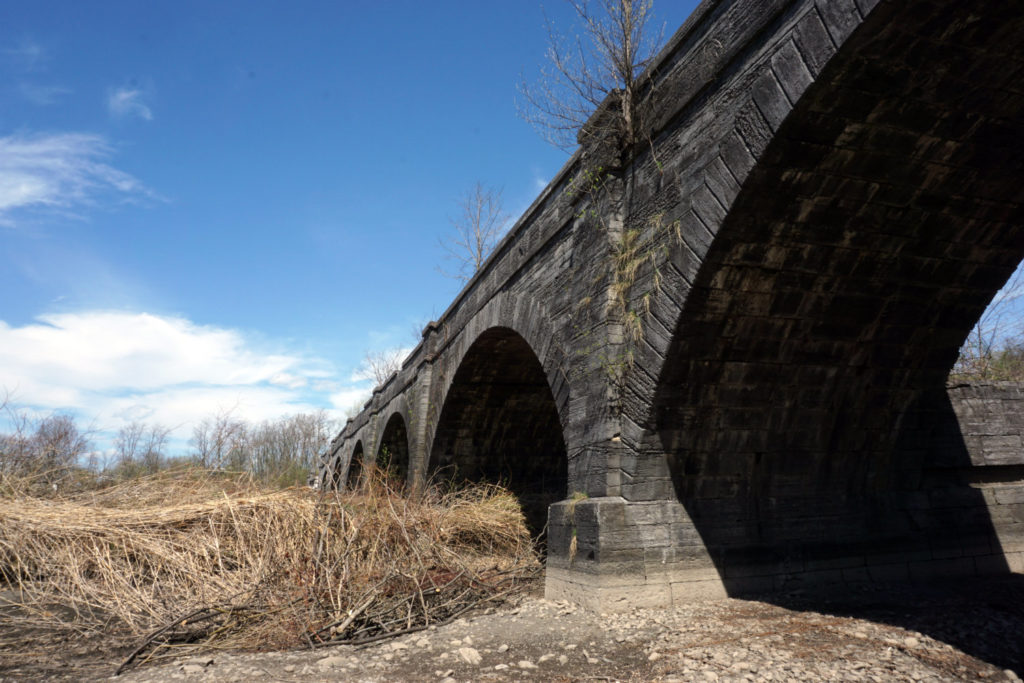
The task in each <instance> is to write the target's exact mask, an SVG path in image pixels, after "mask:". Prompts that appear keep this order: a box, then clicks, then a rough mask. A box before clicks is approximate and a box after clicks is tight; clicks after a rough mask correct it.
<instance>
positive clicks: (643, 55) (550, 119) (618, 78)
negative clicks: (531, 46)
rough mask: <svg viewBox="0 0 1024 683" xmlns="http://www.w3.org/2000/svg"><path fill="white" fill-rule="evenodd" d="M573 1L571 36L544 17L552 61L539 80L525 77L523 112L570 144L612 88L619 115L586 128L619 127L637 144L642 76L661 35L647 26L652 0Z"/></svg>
mask: <svg viewBox="0 0 1024 683" xmlns="http://www.w3.org/2000/svg"><path fill="white" fill-rule="evenodd" d="M568 2H569V4H570V5H571V6H572V8H573V10H575V12H576V17H577V20H578V22H579V34H578V35H576V36H575V38H574V39H571V40H567V39H566V38H565V37H563V36H561V35H560V34H559V33H558V32H557V31H556V29H555V27H554V25H553V24H552V22H551V21H550V20H548V19H547V17H545V22H546V24H547V32H548V48H547V55H546V56H547V61H548V63H547V65H546V66H545V67H543V68H542V69H541V73H540V76H539V78H538V79H537V80H536V81H535V82H533V83H529V82H527V81H526V79H525V78H524V79H522V80H521V81H520V83H519V87H518V89H519V92H520V94H521V95H522V101H520V102H517V109H518V110H519V115H520V116H521V117H522V118H523V119H525V120H526V121H528V122H529V123H530V124H531V125H532V126H533V127H534V129H535V130H537V132H538V133H540V134H541V136H543V137H544V138H545V139H546V140H547V141H548V142H550V143H551V144H553V145H554V146H556V147H559V148H561V149H563V150H566V151H571V150H572V149H574V148H575V147H576V145H577V143H578V142H581V141H582V140H580V136H581V135H583V133H581V129H582V128H583V125H584V124H585V123H587V122H588V121H589V120H590V118H591V115H592V114H593V113H594V112H595V111H596V110H597V108H598V107H599V106H600V105H601V103H602V102H604V101H605V100H606V99H607V98H608V97H609V96H613V97H614V99H616V100H617V102H614V103H613V104H617V105H618V109H619V111H618V116H614V117H612V118H611V120H610V121H607V122H605V123H604V124H603V125H600V126H597V127H596V128H593V129H591V130H590V131H589V133H594V134H601V133H608V132H612V133H618V134H619V135H621V140H622V143H623V144H624V145H630V144H633V143H635V142H636V141H637V140H636V138H637V131H638V130H639V129H640V121H639V118H640V109H641V107H640V105H641V103H642V99H641V96H640V86H641V82H640V80H639V79H640V76H641V74H642V73H643V72H644V70H645V69H646V68H647V66H648V65H649V64H650V62H651V60H652V59H653V58H654V56H655V55H656V54H657V52H658V49H659V48H660V47H661V43H662V36H663V33H662V32H661V31H659V32H658V33H657V35H653V34H651V33H650V31H649V30H648V22H649V21H650V19H651V15H652V12H651V6H652V0H595V1H593V2H592V1H591V0H568ZM595 6H596V7H595ZM592 125H593V124H592Z"/></svg>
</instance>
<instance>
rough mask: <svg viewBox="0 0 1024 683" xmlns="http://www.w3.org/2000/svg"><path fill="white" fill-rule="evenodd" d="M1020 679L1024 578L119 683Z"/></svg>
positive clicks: (560, 612)
mask: <svg viewBox="0 0 1024 683" xmlns="http://www.w3.org/2000/svg"><path fill="white" fill-rule="evenodd" d="M98 645H99V644H98V643H96V642H94V641H89V640H88V639H85V640H78V641H75V642H68V643H67V644H66V647H64V648H63V650H62V651H61V652H60V654H58V655H56V656H55V655H54V654H53V653H52V652H51V653H50V655H49V656H47V655H45V654H44V653H40V657H38V658H36V660H38V661H36V660H34V659H33V657H32V655H31V652H25V653H8V654H9V655H15V656H11V657H7V656H4V655H2V654H0V681H6V680H16V679H37V678H63V679H67V680H72V679H74V680H86V679H89V680H98V679H104V678H105V679H109V678H110V677H111V674H112V672H113V671H114V669H115V668H116V667H117V664H118V663H119V662H120V656H123V653H105V654H104V653H103V652H102V649H101V648H100V649H99V650H97V651H96V652H92V653H90V652H89V649H90V648H93V649H95V648H97V647H98ZM75 648H79V650H78V652H77V654H76V653H75ZM18 654H21V655H22V656H20V657H19V656H16V655H18ZM62 658H63V659H62ZM1021 673H1024V577H1022V576H1019V575H1018V576H1011V577H1004V578H1000V579H989V580H984V581H980V580H972V581H969V582H968V581H960V582H956V583H953V582H946V583H933V584H930V585H916V586H910V585H892V586H885V587H879V586H865V587H863V588H859V589H849V590H846V591H845V592H844V593H843V594H842V595H839V596H837V595H835V594H832V595H828V596H823V595H811V594H805V593H791V594H788V595H786V596H782V597H781V598H780V597H778V596H776V597H772V598H771V602H768V601H766V600H737V599H729V600H721V601H716V602H708V603H704V604H699V605H693V606H687V607H677V608H673V609H666V610H646V609H642V610H635V611H633V612H630V613H626V614H613V615H602V614H594V613H590V612H586V611H583V610H580V609H576V608H574V607H573V606H571V605H568V604H565V603H556V602H550V601H546V600H544V599H542V598H541V597H540V596H539V595H538V594H536V593H535V594H532V595H526V596H523V597H522V598H521V599H519V600H518V601H517V602H516V603H514V604H508V605H504V606H502V607H499V608H494V609H491V610H489V611H487V612H485V613H481V614H476V615H472V616H468V617H465V618H462V619H460V620H458V621H455V622H453V623H451V624H449V625H447V626H442V627H439V628H431V629H429V630H427V631H423V632H420V633H416V634H412V635H410V636H406V637H403V638H401V639H398V640H394V641H391V642H382V643H378V644H375V645H372V646H369V647H365V648H362V649H356V648H354V647H351V646H337V647H332V648H327V649H322V650H315V651H310V650H306V651H295V652H274V653H214V654H207V655H203V656H194V655H183V656H182V657H181V658H179V659H177V660H174V661H170V662H164V663H162V664H159V665H144V666H141V667H138V668H135V669H133V670H131V671H129V672H128V673H126V674H124V675H123V676H120V677H118V679H116V680H124V681H132V682H138V683H142V682H147V681H166V680H188V681H197V682H198V681H246V682H249V681H436V682H437V683H452V682H454V681H529V680H535V681H666V682H668V681H807V680H851V681H853V680H864V681H948V680H977V679H986V680H992V681H999V680H1019V677H1018V674H1021Z"/></svg>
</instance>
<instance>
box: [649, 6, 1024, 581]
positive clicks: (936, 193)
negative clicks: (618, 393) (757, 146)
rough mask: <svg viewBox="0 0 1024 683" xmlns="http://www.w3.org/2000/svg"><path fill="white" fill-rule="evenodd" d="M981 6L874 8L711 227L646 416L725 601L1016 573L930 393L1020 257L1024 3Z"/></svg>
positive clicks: (937, 389) (1023, 250)
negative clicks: (1018, 70)
mask: <svg viewBox="0 0 1024 683" xmlns="http://www.w3.org/2000/svg"><path fill="white" fill-rule="evenodd" d="M989 9H991V12H988V11H986V12H985V13H980V14H979V13H977V12H975V11H974V10H973V9H972V8H970V7H969V6H968V5H967V4H966V3H960V2H954V1H952V0H943V1H941V2H933V3H930V4H929V5H927V6H925V5H924V4H923V3H916V2H915V3H905V4H902V3H883V4H881V5H879V9H878V10H876V11H875V12H874V13H873V14H871V15H870V16H869V17H868V18H867V19H866V20H865V22H864V24H862V25H861V26H860V27H859V28H858V29H857V30H856V32H855V33H854V35H852V36H851V37H850V38H849V39H848V40H847V41H846V43H844V44H843V45H842V46H841V48H840V50H839V52H838V53H837V54H836V55H835V56H834V57H833V59H832V60H831V61H830V62H829V64H828V65H827V66H826V67H825V69H824V70H823V72H822V73H821V74H820V75H819V77H818V78H817V80H816V81H815V82H814V83H813V84H811V85H810V86H808V88H807V90H806V91H805V92H804V94H803V96H802V97H801V98H800V99H799V100H798V101H797V102H796V103H795V104H794V106H793V109H792V111H791V112H790V113H789V115H788V117H787V118H786V120H785V121H784V122H783V123H782V124H781V126H780V127H779V130H778V131H777V132H776V133H775V135H774V136H773V138H772V140H771V142H770V143H769V144H768V146H767V148H766V150H765V151H764V153H763V154H762V156H761V158H759V159H758V160H757V161H756V164H755V165H754V167H753V169H752V170H751V171H750V174H749V175H748V176H747V178H746V180H745V181H744V183H743V186H742V187H741V188H740V191H739V194H738V195H737V196H736V198H735V200H734V201H733V203H732V204H731V206H729V207H727V208H726V214H725V217H724V218H723V219H722V222H721V225H720V226H717V233H716V235H715V238H714V241H713V242H712V244H711V246H710V248H709V250H708V252H707V254H706V255H705V257H704V259H703V262H702V264H701V266H700V269H699V270H698V272H697V275H696V278H695V280H694V283H693V286H692V289H691V290H690V292H689V293H688V294H687V298H686V301H685V303H684V304H683V310H682V312H681V314H680V317H679V319H678V321H677V324H676V326H675V330H674V333H673V339H672V342H671V344H670V346H669V351H668V353H667V355H666V361H665V364H664V366H663V367H662V370H661V373H660V376H659V380H658V386H657V389H656V390H655V396H654V400H653V402H652V409H651V414H650V419H649V423H650V424H652V425H653V427H654V430H655V434H656V437H655V438H656V440H657V443H656V444H654V447H655V448H657V449H658V450H659V451H660V452H663V453H665V456H666V459H667V462H668V466H669V470H670V472H671V475H672V480H673V485H674V487H675V490H676V494H677V496H678V498H679V500H680V501H681V502H682V503H683V505H684V506H685V507H686V510H687V512H688V514H689V516H690V518H691V519H692V522H693V525H694V527H695V528H696V530H697V532H698V533H699V535H700V537H701V539H702V541H703V543H704V545H705V546H706V547H707V549H708V552H709V554H710V557H711V560H712V561H713V562H714V565H715V568H716V569H717V571H718V573H719V575H720V576H721V578H722V580H723V582H724V584H725V586H726V589H727V590H728V591H729V592H730V593H742V592H745V591H748V590H772V589H776V590H777V589H779V588H785V587H787V584H786V582H787V581H793V582H796V583H800V581H801V580H803V579H801V578H799V577H804V578H813V579H815V580H823V581H830V580H835V581H856V580H859V579H899V578H910V579H913V578H917V577H923V576H928V575H931V574H933V573H934V572H940V573H941V572H944V571H949V572H950V573H965V574H971V573H981V572H983V571H1006V569H1007V565H1006V563H1005V561H1003V560H1002V556H1001V553H1000V551H999V549H998V546H999V540H998V538H997V535H996V533H995V531H994V528H993V523H992V519H991V515H990V511H989V507H988V503H987V502H986V498H985V496H984V494H983V492H982V491H980V490H977V489H972V488H970V487H965V486H959V487H954V486H937V485H936V483H935V482H929V481H926V480H925V479H923V478H922V477H921V476H920V475H921V472H922V468H926V467H927V463H928V460H929V458H932V457H933V456H934V453H932V452H930V451H929V449H927V448H924V449H922V448H921V447H920V445H919V444H920V441H919V439H920V438H924V435H926V434H929V433H932V432H933V431H934V430H935V429H938V428H939V425H940V424H945V425H948V424H949V420H948V418H949V416H950V412H949V411H950V408H949V407H948V405H946V406H944V405H942V403H941V401H939V402H937V403H936V402H935V400H934V398H931V399H927V400H929V401H930V403H929V405H930V408H929V410H928V411H924V412H922V411H920V410H917V409H916V408H915V406H919V405H920V403H921V401H922V400H924V397H926V396H930V397H934V396H935V395H936V393H940V394H941V393H942V392H944V391H945V381H946V378H947V376H948V373H949V370H950V368H951V367H952V365H953V363H954V361H955V359H956V357H957V353H958V350H959V348H960V346H961V344H962V342H963V340H964V339H965V337H966V335H967V334H968V332H969V331H970V329H971V327H972V326H973V325H974V323H975V321H977V319H978V318H979V316H980V315H981V314H982V312H983V311H984V309H985V307H986V305H988V303H989V302H990V301H991V299H992V297H993V296H994V295H995V294H996V292H997V291H998V290H999V289H1000V287H1001V286H1002V285H1003V284H1004V283H1005V282H1006V280H1007V279H1008V278H1009V277H1010V275H1011V274H1012V273H1013V271H1014V269H1015V268H1016V266H1017V265H1018V264H1019V263H1020V261H1021V258H1022V256H1024V182H1022V165H1021V161H1020V160H1021V159H1022V158H1024V94H1022V93H1020V92H1019V91H1013V92H1010V91H1008V90H1007V89H1006V84H1007V83H1008V82H1010V80H1012V76H1013V69H1008V68H1007V66H1006V64H1007V63H1008V61H1007V60H1010V59H1011V55H1015V54H1017V55H1019V54H1020V52H1021V50H1022V49H1024V16H1022V14H1021V12H1020V11H1019V9H1017V8H1013V7H1010V6H1009V5H1003V4H1000V5H996V6H993V7H991V8H989ZM760 125H762V126H764V125H765V124H764V122H762V123H761V124H760ZM911 422H913V423H914V424H913V425H911ZM911 430H914V431H916V432H918V433H916V434H911V433H910V431H911ZM954 438H959V439H960V440H961V441H962V435H954ZM961 445H962V444H961ZM912 450H914V451H915V452H913V453H912V452H911V451H912ZM951 452H959V453H960V455H959V458H960V462H959V463H958V466H959V467H963V468H967V469H969V468H970V467H971V463H970V461H969V460H964V458H965V457H966V455H965V454H966V448H960V449H953V450H952V451H951ZM952 489H955V491H953V492H952V493H950V491H951V490H952ZM947 494H949V495H947ZM951 498H955V500H956V503H955V504H953V505H950V504H948V502H946V501H948V500H950V499H951ZM965 511H966V512H965Z"/></svg>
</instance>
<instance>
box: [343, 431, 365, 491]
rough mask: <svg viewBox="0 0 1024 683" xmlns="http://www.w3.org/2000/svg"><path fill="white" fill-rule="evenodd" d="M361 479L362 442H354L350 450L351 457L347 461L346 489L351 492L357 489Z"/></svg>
mask: <svg viewBox="0 0 1024 683" xmlns="http://www.w3.org/2000/svg"><path fill="white" fill-rule="evenodd" d="M362 477H363V442H362V441H358V442H356V445H355V448H353V449H352V457H351V458H349V461H348V474H347V475H346V477H345V479H346V487H347V488H348V489H350V490H352V491H355V490H356V489H358V488H359V485H360V484H362Z"/></svg>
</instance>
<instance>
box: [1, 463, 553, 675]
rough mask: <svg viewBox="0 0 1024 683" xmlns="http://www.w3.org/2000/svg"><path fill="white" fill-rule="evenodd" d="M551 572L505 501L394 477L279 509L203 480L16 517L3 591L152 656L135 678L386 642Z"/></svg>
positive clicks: (10, 514)
mask: <svg viewBox="0 0 1024 683" xmlns="http://www.w3.org/2000/svg"><path fill="white" fill-rule="evenodd" d="M538 570H539V563H538V560H537V557H536V554H535V552H534V549H533V546H532V543H531V540H530V537H529V533H528V531H527V529H526V526H525V524H524V522H523V517H522V512H521V510H520V507H519V505H518V502H517V501H516V499H515V497H514V496H512V495H511V494H510V493H508V492H507V491H505V490H503V489H500V488H497V487H491V486H476V487H470V488H464V489H461V490H457V491H452V492H450V493H447V494H441V493H438V492H437V491H436V490H429V489H428V490H427V491H425V492H421V493H418V494H413V495H402V494H401V493H400V492H399V491H396V489H395V487H393V486H391V485H390V484H389V482H388V481H386V480H385V479H383V478H380V477H378V478H376V479H371V480H370V481H369V482H366V483H364V485H363V487H362V488H361V490H360V491H358V492H349V493H346V494H337V493H335V492H326V493H323V494H319V493H317V492H314V491H310V490H306V489H288V490H283V491H277V492H269V493H268V492H261V491H259V490H258V489H257V488H256V487H255V486H254V485H253V484H251V483H247V482H245V481H241V480H233V481H225V480H224V479H223V478H222V477H213V476H209V475H207V476H196V475H195V473H189V474H178V475H175V476H163V477H154V478H149V479H144V480H141V481H137V482H130V483H128V484H124V485H121V486H118V487H114V488H111V489H107V490H106V491H102V492H98V493H92V494H88V495H81V496H78V497H75V498H71V499H63V500H46V499H40V498H34V497H28V496H9V497H7V498H6V499H5V500H2V501H0V587H2V583H3V582H6V583H8V584H9V585H10V586H12V587H17V588H20V589H21V595H22V596H23V597H22V602H23V603H24V608H25V609H27V610H29V611H30V613H31V618H32V619H36V620H49V621H51V622H53V624H52V626H54V627H56V628H68V629H75V630H79V631H82V630H103V631H105V632H108V633H111V634H118V635H120V636H123V637H125V638H131V639H134V640H135V641H137V642H139V648H138V649H137V651H136V652H135V653H133V655H132V656H131V657H129V661H128V662H126V664H127V663H129V662H131V661H132V660H135V659H136V656H137V655H138V656H139V658H140V659H141V658H142V657H146V658H152V657H158V656H161V655H162V653H164V652H165V651H167V650H168V648H174V647H176V646H177V645H180V644H181V643H200V644H203V645H206V646H218V647H243V648H266V647H287V646H295V645H301V646H306V647H315V646H319V645H322V644H326V643H329V642H340V641H344V642H350V643H365V642H370V641H372V640H375V639H380V638H385V637H391V636H394V635H397V634H400V633H407V632H410V631H414V630H418V629H421V628H425V627H426V626H428V625H430V624H436V623H440V622H443V621H446V620H448V619H451V618H453V617H454V616H456V615H458V614H460V613H462V612H464V611H465V610H467V609H470V608H472V607H474V606H476V605H479V604H482V603H484V602H487V601H490V600H494V599H497V598H498V597H500V596H502V595H505V594H507V593H508V592H510V591H514V590H516V589H517V588H518V587H519V586H520V585H521V584H522V582H523V581H524V580H525V579H527V578H530V577H532V576H534V575H536V573H537V571H538ZM55 605H60V606H62V610H54V609H53V607H54V606H55ZM69 610H70V613H71V614H73V617H72V618H68V617H67V614H68V612H69ZM61 612H63V613H64V614H65V617H63V620H62V617H60V616H58V615H59V614H60V613H61Z"/></svg>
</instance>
